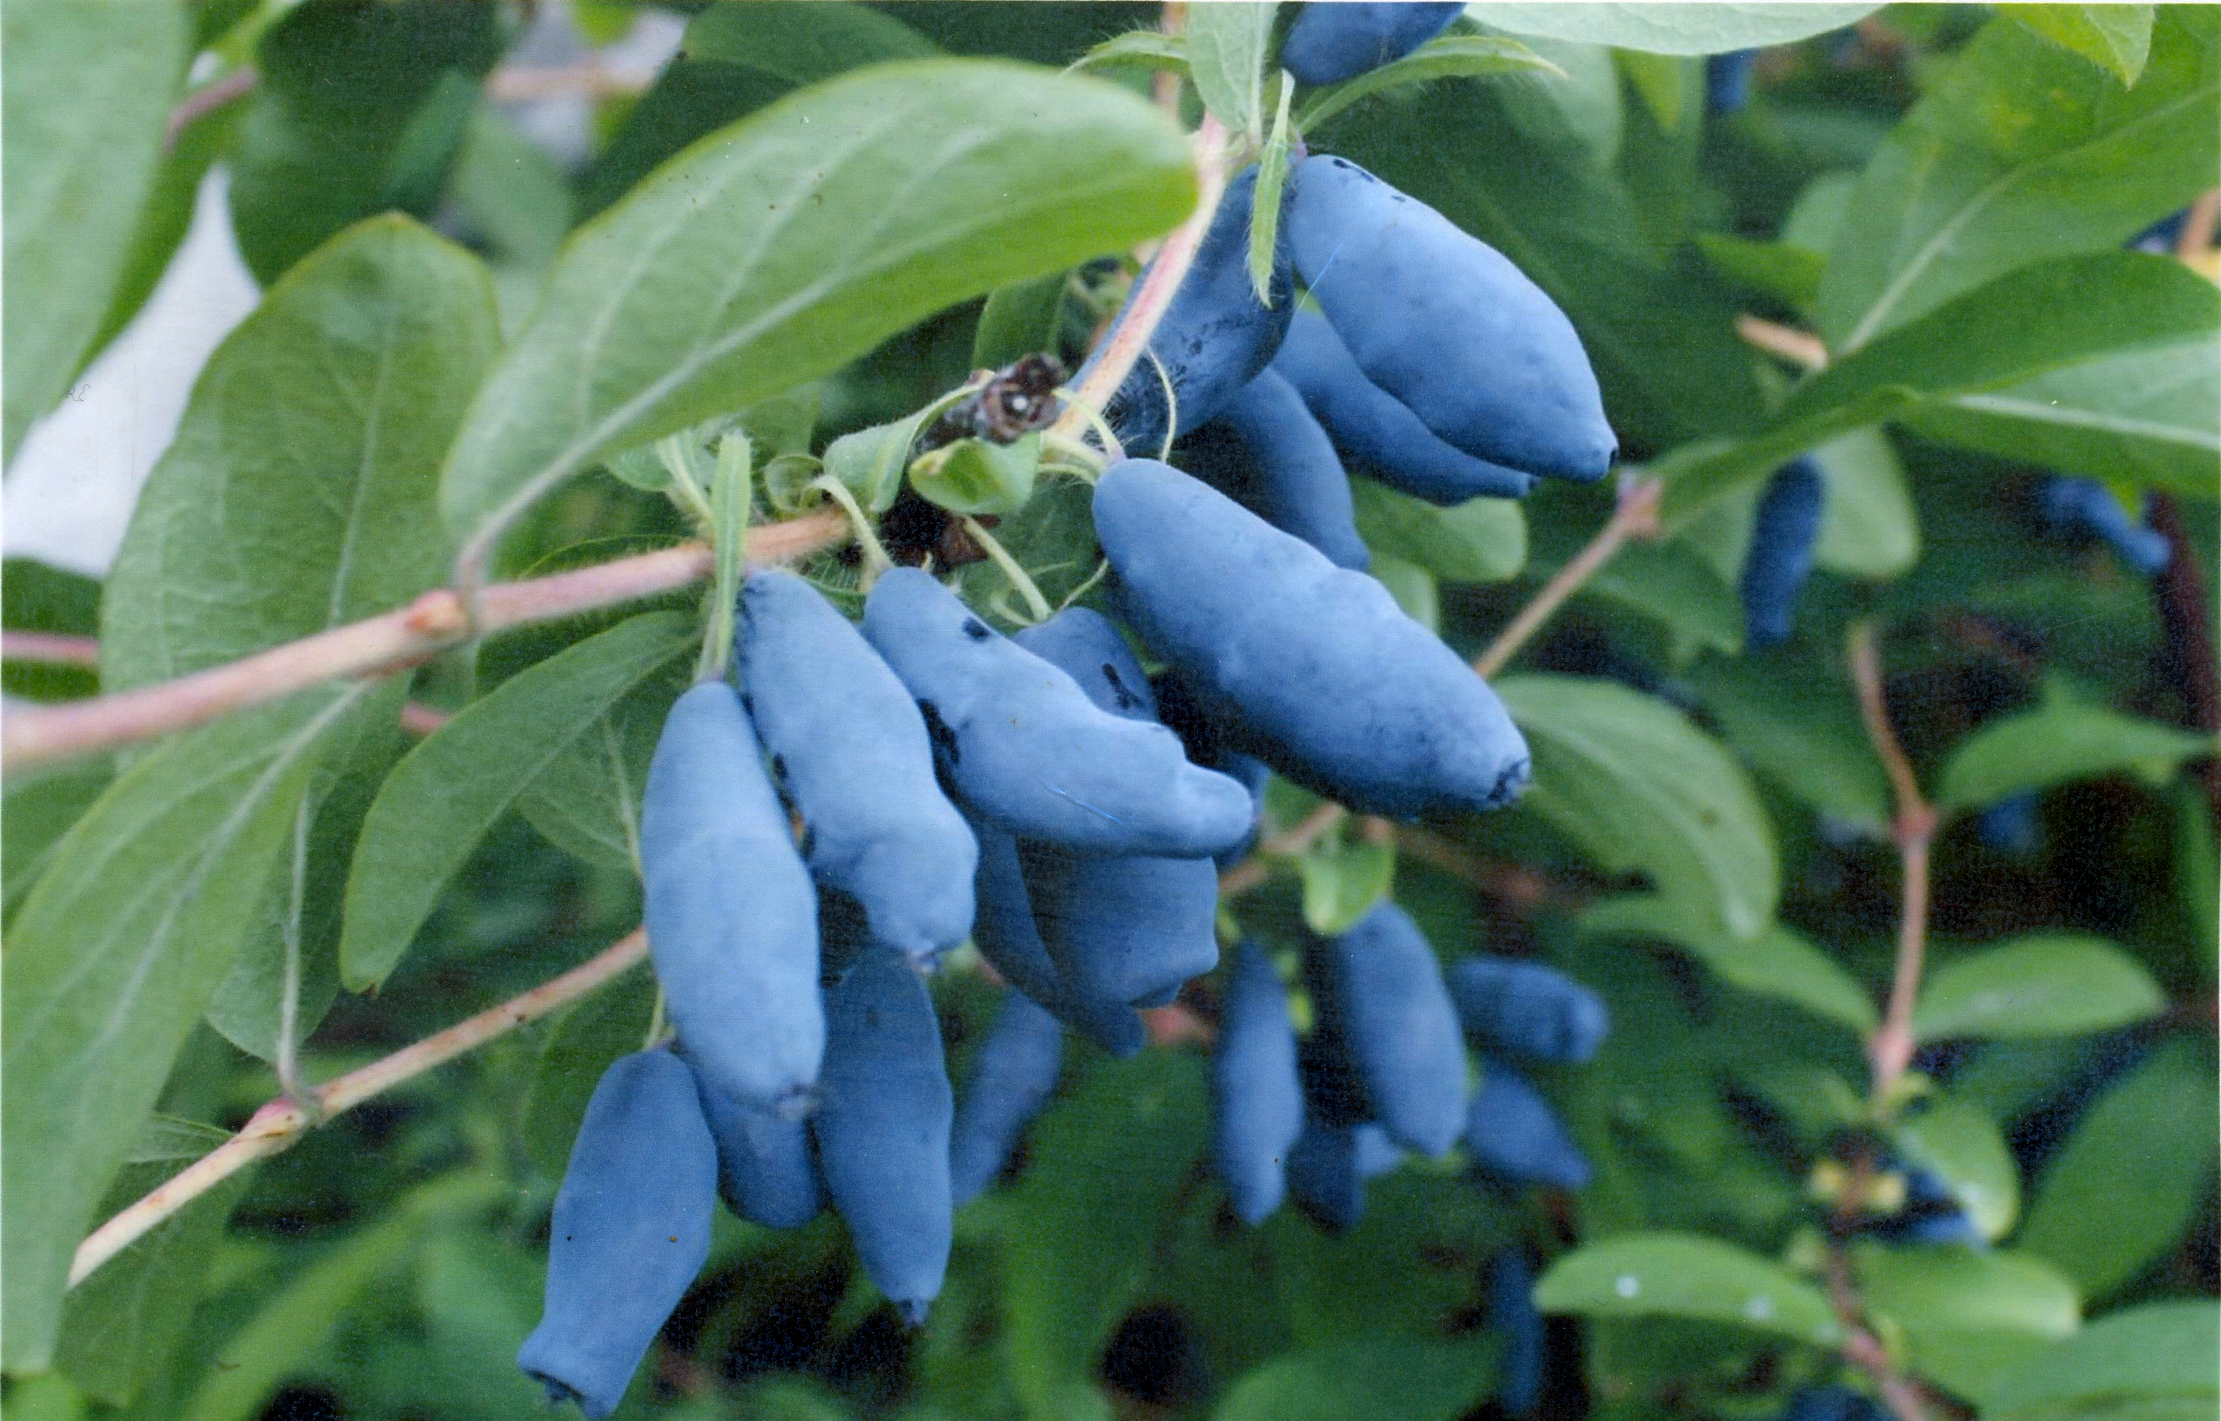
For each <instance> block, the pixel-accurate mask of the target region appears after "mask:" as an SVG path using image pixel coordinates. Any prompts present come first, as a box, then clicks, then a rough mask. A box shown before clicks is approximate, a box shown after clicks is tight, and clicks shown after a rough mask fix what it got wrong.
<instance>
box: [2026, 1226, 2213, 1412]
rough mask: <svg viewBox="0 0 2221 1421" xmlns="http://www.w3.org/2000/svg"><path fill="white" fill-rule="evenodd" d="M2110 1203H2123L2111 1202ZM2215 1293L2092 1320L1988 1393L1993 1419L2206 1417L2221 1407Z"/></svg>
mask: <svg viewBox="0 0 2221 1421" xmlns="http://www.w3.org/2000/svg"><path fill="white" fill-rule="evenodd" d="M2107 1207H2108V1208H2113V1207H2117V1206H2115V1205H2113V1204H2112V1203H2111V1202H2110V1201H2109V1202H2108V1205H2107ZM2217 1354H2221V1309H2217V1308H2216V1307H2215V1306H2214V1303H2213V1300H2212V1299H2211V1298H2186V1299H2182V1300H2180V1301H2170V1302H2153V1303H2145V1304H2143V1305H2142V1306H2141V1307H2132V1308H2123V1309H2122V1310H2121V1311H2119V1312H2116V1313H2109V1314H2107V1315H2106V1316H2104V1317H2101V1318H2099V1319H2097V1320H2096V1321H2095V1322H2092V1323H2091V1324H2090V1325H2089V1326H2088V1327H2086V1328H2084V1329H2082V1331H2081V1332H2079V1333H2077V1334H2076V1335H2074V1336H2073V1337H2069V1338H2067V1339H2066V1340H2065V1341H2063V1342H2058V1343H2055V1344H2053V1345H2052V1346H2050V1347H2048V1348H2046V1349H2045V1350H2044V1351H2043V1352H2041V1353H2039V1354H2037V1356H2036V1357H2035V1359H2034V1360H2032V1361H2031V1362H2029V1363H2028V1365H2026V1366H2025V1367H2021V1368H2019V1369H2017V1370H2015V1371H2014V1372H2013V1373H2012V1374H2011V1375H2009V1376H2007V1377H2006V1378H2005V1379H2004V1380H2003V1381H2001V1382H2000V1383H1999V1384H1998V1385H1997V1387H1996V1389H1995V1390H1993V1391H1992V1392H1991V1393H1990V1400H1989V1404H1988V1405H1987V1406H1985V1407H1983V1408H1982V1415H1983V1416H1984V1417H1985V1418H1987V1421H2206V1418H2207V1417H2210V1416H2212V1415H2214V1414H2215V1412H2216V1411H2217V1410H2221V1397H2217V1396H2216V1395H2215V1384H2214V1366H2213V1359H2214V1357H2215V1356H2216V1355H2217Z"/></svg>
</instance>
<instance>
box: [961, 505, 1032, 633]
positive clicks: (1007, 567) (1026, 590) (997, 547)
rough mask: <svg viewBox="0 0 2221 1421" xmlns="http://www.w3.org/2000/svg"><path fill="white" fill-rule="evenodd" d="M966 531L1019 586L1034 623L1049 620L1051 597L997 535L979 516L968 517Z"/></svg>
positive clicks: (965, 523) (965, 521)
mask: <svg viewBox="0 0 2221 1421" xmlns="http://www.w3.org/2000/svg"><path fill="white" fill-rule="evenodd" d="M964 531H965V532H966V533H967V534H969V535H970V536H971V539H972V541H973V542H975V543H977V544H979V546H980V548H981V550H982V551H984V552H985V553H986V554H987V556H988V557H990V558H992V559H994V562H995V566H997V567H999V568H1001V569H1002V573H1003V576H1005V577H1007V578H1009V579H1010V585H1011V586H1012V587H1015V588H1017V589H1018V595H1019V596H1021V597H1023V598H1025V599H1026V610H1027V611H1028V612H1031V613H1032V614H1033V620H1034V623H1035V624H1036V625H1039V624H1040V623H1042V622H1045V621H1047V620H1049V618H1050V616H1051V615H1052V614H1051V612H1050V611H1049V599H1048V598H1046V597H1044V596H1042V595H1041V589H1040V588H1038V587H1036V586H1034V585H1033V579H1032V578H1031V577H1028V576H1027V575H1026V570H1025V569H1024V568H1022V567H1020V566H1018V560H1017V559H1016V558H1014V557H1012V556H1011V555H1010V553H1009V551H1008V550H1007V549H1005V548H1004V547H1003V545H1002V544H1001V543H999V542H997V541H996V540H995V535H994V534H992V533H990V532H988V531H987V530H986V529H985V528H982V527H980V526H979V520H978V519H977V518H966V519H965V520H964Z"/></svg>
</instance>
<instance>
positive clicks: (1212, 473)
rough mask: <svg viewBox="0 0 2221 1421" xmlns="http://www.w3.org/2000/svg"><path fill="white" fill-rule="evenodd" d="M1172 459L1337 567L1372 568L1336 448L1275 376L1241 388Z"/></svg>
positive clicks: (1298, 397) (1298, 398)
mask: <svg viewBox="0 0 2221 1421" xmlns="http://www.w3.org/2000/svg"><path fill="white" fill-rule="evenodd" d="M1177 458H1178V459H1179V461H1180V464H1181V466H1182V467H1183V468H1186V469H1187V470H1188V472H1190V473H1192V474H1194V475H1196V476H1197V477H1198V478H1201V479H1203V480H1204V481H1205V482H1207V483H1209V484H1210V485H1211V486H1212V487H1213V488H1215V489H1217V490H1218V491H1219V492H1221V493H1223V494H1226V495H1228V496H1229V497H1231V498H1233V499H1234V500H1236V501H1237V502H1239V503H1240V504H1241V505H1242V506H1243V507H1244V508H1247V509H1249V510H1250V511H1251V512H1252V513H1255V514H1256V515H1257V516H1258V517H1260V518H1262V519H1264V520H1265V521H1266V522H1267V523H1270V524H1272V526H1273V527H1275V528H1278V529H1279V530H1280V531H1281V532H1283V533H1293V534H1295V535H1296V536H1297V537H1299V538H1301V539H1303V541H1305V542H1306V543H1309V544H1310V545H1311V546H1312V547H1314V548H1317V549H1318V550H1319V551H1320V552H1322V553H1325V554H1326V555H1327V556H1328V557H1329V558H1331V559H1333V560H1334V562H1335V563H1336V564H1337V565H1338V566H1341V567H1347V568H1354V569H1356V570H1357V571H1359V572H1363V571H1365V569H1367V568H1368V567H1371V566H1372V562H1373V554H1372V550H1371V549H1369V548H1367V547H1366V546H1365V540H1364V539H1363V538H1360V537H1359V536H1358V535H1357V513H1356V510H1355V508H1354V506H1353V505H1352V503H1351V501H1350V481H1349V476H1348V475H1346V474H1344V473H1343V472H1342V461H1341V459H1340V458H1339V457H1337V456H1336V454H1335V452H1334V442H1333V441H1332V440H1331V439H1329V438H1327V433H1326V431H1325V430H1324V429H1321V428H1320V427H1319V422H1318V420H1316V419H1314V418H1312V415H1311V411H1310V410H1309V409H1308V408H1307V407H1305V405H1304V403H1303V396H1301V395H1299V394H1297V393H1296V389H1295V387H1294V386H1293V385H1290V384H1289V383H1288V382H1287V381H1286V380H1285V379H1283V378H1282V377H1281V376H1279V375H1277V374H1275V373H1274V372H1273V371H1271V370H1266V371H1264V372H1263V373H1261V374H1260V375H1258V377H1257V378H1256V379H1254V380H1252V381H1250V382H1249V383H1248V384H1246V385H1244V386H1242V388H1241V392H1240V393H1239V394H1237V395H1235V396H1234V399H1233V402H1232V403H1231V404H1229V405H1227V407H1226V412H1225V413H1224V414H1222V415H1220V416H1219V417H1218V422H1217V423H1216V424H1213V425H1211V426H1209V427H1207V428H1205V429H1203V430H1200V431H1198V432H1197V434H1196V436H1195V437H1194V438H1193V439H1191V440H1189V441H1188V442H1187V443H1186V444H1184V445H1182V446H1181V449H1180V452H1179V454H1178V456H1177Z"/></svg>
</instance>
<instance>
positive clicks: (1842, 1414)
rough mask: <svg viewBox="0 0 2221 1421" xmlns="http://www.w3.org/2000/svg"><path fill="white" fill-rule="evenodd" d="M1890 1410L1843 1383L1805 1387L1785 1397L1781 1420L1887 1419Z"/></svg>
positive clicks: (1869, 1420) (1864, 1420)
mask: <svg viewBox="0 0 2221 1421" xmlns="http://www.w3.org/2000/svg"><path fill="white" fill-rule="evenodd" d="M1890 1414H1891V1413H1890V1412H1889V1411H1888V1410H1887V1409H1885V1408H1883V1407H1882V1406H1880V1405H1877V1404H1876V1403H1875V1402H1874V1401H1873V1399H1872V1398H1870V1397H1866V1396H1862V1395H1860V1394H1859V1393H1858V1392H1855V1391H1853V1390H1851V1389H1850V1388H1849V1387H1847V1386H1815V1387H1805V1388H1803V1389H1802V1390H1800V1391H1798V1392H1797V1394H1796V1395H1795V1396H1792V1397H1790V1398H1789V1406H1788V1409H1787V1410H1785V1411H1783V1412H1782V1414H1781V1415H1782V1421H1889V1418H1890Z"/></svg>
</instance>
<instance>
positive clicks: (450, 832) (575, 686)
mask: <svg viewBox="0 0 2221 1421" xmlns="http://www.w3.org/2000/svg"><path fill="white" fill-rule="evenodd" d="M694 636H695V626H694V619H693V618H692V617H690V616H688V615H687V614H686V613H684V612H647V613H643V614H641V615H640V616H637V617H632V618H629V619H628V620H626V621H623V622H620V623H618V624H617V625H616V626H614V627H612V628H610V629H609V630H608V631H605V632H602V633H600V634H599V635H597V636H592V637H589V638H587V639H586V640H585V641H582V642H580V643H578V644H577V645H576V646H573V647H571V648H569V649H568V650H566V651H563V652H560V653H558V654H557V655H555V656H551V657H549V658H548V659H547V660H545V661H542V662H539V663H538V664H536V665H534V666H532V667H530V668H528V669H527V670H524V671H520V672H518V673H517V674H516V675H514V676H512V677H510V678H509V679H508V680H506V681H504V682H502V683H501V685H500V686H498V687H497V688H495V689H494V691H493V692H492V693H491V694H489V695H487V696H485V697H483V698H481V699H479V700H477V701H473V702H472V703H471V704H470V705H468V706H465V707H464V708H463V710H462V711H461V712H460V713H459V714H458V715H456V717H455V718H454V719H453V720H451V721H449V722H448V723H447V724H446V725H443V726H441V727H440V728H439V729H438V730H437V731H434V732H433V733H432V734H431V735H429V736H427V737H426V738H425V739H424V740H423V741H422V742H421V743H420V744H418V746H417V747H416V748H415V749H414V750H411V751H410V752H409V753H408V755H407V756H405V757H404V758H403V759H402V761H401V763H400V764H399V765H398V766H396V767H395V769H394V771H393V773H392V774H391V775H389V776H387V778H386V782H385V786H384V787H383V788H382V789H380V790H379V791H378V798H377V800H376V802H374V803H373V804H372V805H371V806H370V814H369V817H368V818H367V819H366V820H365V821H364V822H363V828H362V839H361V841H360V842H359V844H358V846H357V848H356V850H355V858H354V867H353V868H352V870H351V871H350V872H349V875H348V879H347V905H346V924H345V927H344V928H343V929H342V932H341V937H340V947H339V963H340V975H341V979H342V980H343V981H345V982H346V984H347V985H348V986H349V987H350V988H352V989H354V990H357V991H360V990H363V989H365V988H368V987H372V986H375V985H376V984H378V983H379V982H382V981H384V980H385V978H386V976H387V975H388V974H389V973H391V972H392V971H393V969H394V967H395V965H396V964H397V963H399V962H400V960H401V957H402V954H403V953H405V952H407V951H408V949H409V944H410V942H411V941H412V940H413V939H414V938H415V937H416V933H417V929H418V928H420V927H422V926H423V924H424V920H425V919H426V918H427V917H429V916H430V915H431V912H432V909H433V907H434V906H435V905H436V904H437V903H438V902H439V898H440V893H441V891H442V890H443V889H444V888H445V887H446V886H447V880H448V879H449V878H451V877H453V876H454V874H455V871H456V870H457V869H459V868H461V867H462V865H463V861H464V860H465V859H466V858H468V857H469V856H470V851H471V849H472V848H473V847H474V846H475V845H476V844H477V842H478V840H479V839H480V838H481V837H482V836H483V835H484V834H485V832H486V830H487V829H489V828H491V827H492V825H493V822H494V820H495V819H497V818H499V817H500V815H501V812H502V811H503V810H504V809H507V808H508V807H509V805H510V804H511V803H512V802H513V801H514V800H515V799H516V798H517V796H518V795H519V794H521V793H523V792H524V790H525V789H526V788H527V787H528V786H530V785H532V784H534V783H535V782H536V781H538V780H539V778H540V777H541V776H542V775H543V774H545V773H546V772H547V771H548V770H549V769H550V768H551V767H552V766H554V765H556V764H557V762H558V761H559V760H560V759H561V758H562V756H563V755H564V753H565V752H566V751H567V750H569V749H570V748H571V747H572V746H573V745H574V744H575V743H576V742H577V741H578V740H579V739H580V738H581V737H583V736H588V735H595V736H599V735H600V734H601V733H602V731H601V727H602V726H603V725H604V724H605V722H604V716H605V715H606V714H607V712H608V711H609V710H610V708H611V707H612V706H614V705H616V704H617V702H618V701H619V700H621V699H623V697H624V696H625V695H626V694H627V693H629V692H630V691H631V690H632V689H633V688H634V687H636V686H638V685H639V684H640V683H641V682H642V681H644V680H646V679H647V678H648V677H650V676H653V675H654V674H656V673H657V672H658V671H659V670H661V669H662V668H663V667H664V666H665V664H666V663H668V662H669V661H670V660H671V658H673V657H674V656H682V655H684V654H686V652H688V651H689V650H691V648H692V646H693V644H694ZM594 748H597V747H594V746H589V747H588V750H589V752H591V751H592V750H593V749H594Z"/></svg>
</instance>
